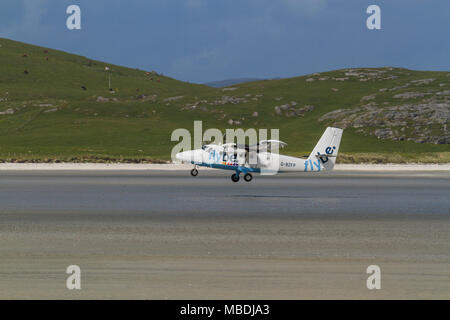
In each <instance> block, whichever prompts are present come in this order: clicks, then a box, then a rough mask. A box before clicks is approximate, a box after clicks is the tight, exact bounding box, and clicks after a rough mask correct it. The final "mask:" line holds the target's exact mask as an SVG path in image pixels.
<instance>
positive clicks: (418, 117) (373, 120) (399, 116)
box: [319, 91, 450, 144]
mask: <svg viewBox="0 0 450 320" xmlns="http://www.w3.org/2000/svg"><path fill="white" fill-rule="evenodd" d="M447 93H450V92H448V91H443V92H438V93H436V96H435V97H432V98H430V99H428V100H424V101H421V102H419V103H411V104H401V105H398V106H387V107H382V106H378V105H377V104H376V103H375V102H371V103H369V104H366V105H363V106H361V107H358V108H353V109H338V110H335V111H332V112H329V113H326V114H325V115H323V116H322V117H320V118H319V122H327V123H332V124H333V125H334V126H338V127H341V128H357V129H358V130H357V132H360V133H365V134H370V135H374V136H376V137H377V138H379V139H389V140H408V141H414V142H418V143H433V144H450V128H449V127H450V95H449V94H447ZM437 96H439V98H437ZM441 97H444V98H443V99H442V98H441Z"/></svg>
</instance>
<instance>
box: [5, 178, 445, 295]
mask: <svg viewBox="0 0 450 320" xmlns="http://www.w3.org/2000/svg"><path fill="white" fill-rule="evenodd" d="M449 194H450V173H449V172H448V171H445V170H444V171H435V170H425V171H417V170H414V171H389V172H387V171H379V170H374V171H367V172H355V171H345V170H340V171H335V172H332V173H325V174H318V175H315V176H313V175H304V174H294V175H286V176H275V177H262V176H255V178H254V179H253V181H252V182H251V183H246V182H243V181H242V182H239V183H237V184H235V183H233V182H231V180H230V178H229V175H228V173H226V172H221V171H213V170H204V171H200V175H199V176H198V177H196V178H192V177H190V176H189V173H188V172H187V171H178V170H174V171H161V170H149V171H143V170H120V171H117V170H114V171H101V170H100V171H98V170H97V171H96V170H73V171H60V170H57V171H48V170H47V171H39V170H38V171H36V170H33V171H26V170H22V171H20V170H19V171H18V170H17V169H16V170H0V243H1V246H0V298H2V299H12V298H19V299H54V298H57V299H59V298H62V299H87V298H96V299H104V298H125V299H127V298H137V299H175V298H181V299H185V298H193V299H197V298H198V299H228V298H237V299H315V298H325V299H330V298H337V299H346V298H375V299H390V298H399V299H411V298H414V299H417V298H436V299H442V298H446V299H449V298H450V211H449V208H450V197H449ZM74 264H75V265H79V266H80V268H81V272H82V278H81V281H82V289H81V290H79V291H76V290H73V291H70V290H67V289H66V279H67V276H68V275H66V273H65V270H66V268H67V266H69V265H74ZM373 264H375V265H378V266H380V268H381V273H382V281H381V286H382V288H381V290H368V289H367V288H366V279H367V277H368V276H369V275H368V274H366V268H367V266H369V265H373Z"/></svg>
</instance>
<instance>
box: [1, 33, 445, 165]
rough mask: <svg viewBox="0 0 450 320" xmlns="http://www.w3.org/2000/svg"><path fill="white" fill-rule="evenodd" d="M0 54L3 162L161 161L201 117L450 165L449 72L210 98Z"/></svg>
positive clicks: (297, 148)
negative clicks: (326, 137)
mask: <svg viewBox="0 0 450 320" xmlns="http://www.w3.org/2000/svg"><path fill="white" fill-rule="evenodd" d="M0 45H1V47H0V63H1V69H0V161H55V160H57V161H158V160H163V161H164V160H168V159H170V151H171V149H172V147H173V146H174V145H175V143H174V142H171V141H170V135H171V132H172V131H173V130H174V129H176V128H187V129H189V130H193V122H194V120H203V130H206V129H207V128H219V129H222V130H224V129H226V128H237V127H240V128H268V129H270V128H279V129H280V138H281V140H283V141H285V142H287V143H288V145H289V146H288V148H287V149H285V153H288V154H293V155H303V154H305V153H308V152H309V151H310V150H311V149H312V148H313V146H314V144H315V143H316V142H317V140H318V138H319V137H320V135H321V133H322V131H323V130H324V128H325V127H327V126H328V125H338V126H341V127H344V128H345V132H344V138H343V142H342V147H341V152H342V156H341V157H340V158H339V159H340V161H342V162H355V161H356V162H358V161H374V162H385V161H393V162H404V161H423V162H450V144H449V143H450V135H449V131H448V129H447V126H448V124H449V114H450V111H449V106H450V102H449V100H450V93H449V90H450V76H449V75H450V73H449V72H428V71H412V70H406V69H398V68H382V69H366V68H361V69H352V70H350V69H346V70H337V71H332V72H324V73H320V74H314V75H308V76H303V77H296V78H290V79H280V80H266V81H257V82H251V83H245V84H239V85H235V86H232V87H230V88H222V89H216V88H210V87H207V86H203V85H196V84H190V83H186V82H182V81H178V80H175V79H171V78H168V77H165V76H163V75H159V74H158V73H156V72H154V71H150V70H148V71H143V70H135V69H129V68H124V67H120V66H115V65H111V64H107V63H104V62H99V61H93V60H91V59H88V58H85V57H81V56H76V55H71V54H68V53H64V52H60V51H55V50H52V49H46V48H41V47H37V46H31V45H26V44H23V43H19V42H15V41H11V40H7V39H1V38H0ZM105 67H109V68H110V69H111V71H107V70H105ZM109 73H111V80H112V89H113V91H110V90H109V86H108V75H109ZM430 79H432V80H430ZM417 80H418V81H417ZM336 110H340V111H336ZM333 111H336V112H335V113H331V114H330V112H333Z"/></svg>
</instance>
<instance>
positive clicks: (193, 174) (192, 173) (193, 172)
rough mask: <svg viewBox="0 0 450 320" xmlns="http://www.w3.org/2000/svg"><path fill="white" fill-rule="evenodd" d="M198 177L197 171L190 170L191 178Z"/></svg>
mask: <svg viewBox="0 0 450 320" xmlns="http://www.w3.org/2000/svg"><path fill="white" fill-rule="evenodd" d="M197 175H198V170H197V169H196V168H194V169H192V170H191V176H193V177H196V176H197Z"/></svg>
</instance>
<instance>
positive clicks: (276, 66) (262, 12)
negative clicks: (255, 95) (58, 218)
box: [0, 0, 450, 83]
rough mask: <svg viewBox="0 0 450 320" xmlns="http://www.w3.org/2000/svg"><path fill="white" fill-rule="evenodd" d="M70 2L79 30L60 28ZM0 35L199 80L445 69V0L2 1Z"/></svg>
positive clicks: (448, 44) (449, 52)
mask: <svg viewBox="0 0 450 320" xmlns="http://www.w3.org/2000/svg"><path fill="white" fill-rule="evenodd" d="M73 4H74V5H78V6H79V7H80V8H81V30H68V29H67V27H66V20H67V18H68V17H69V15H68V14H67V13H66V9H67V7H68V6H69V5H73ZM369 5H378V6H379V7H380V9H381V29H380V30H369V29H368V28H367V26H366V20H367V18H368V17H369V14H367V13H366V10H367V7H368V6H369ZM0 37H4V38H9V39H13V40H18V41H23V42H26V43H31V44H36V45H41V46H45V47H50V48H54V49H59V50H64V51H67V52H70V53H76V54H80V55H83V56H87V57H89V58H92V59H96V60H101V61H105V62H108V63H113V64H118V65H124V66H128V67H133V68H140V69H143V70H155V71H157V72H160V73H163V74H164V75H167V76H170V77H174V78H176V79H179V80H184V81H189V82H195V83H204V82H208V81H215V80H223V79H233V78H241V77H254V78H261V79H263V78H275V77H293V76H298V75H304V74H309V73H314V72H322V71H328V70H334V69H340V68H347V67H382V66H394V67H405V68H410V69H416V70H445V71H448V70H450V1H449V0H386V1H376V0H370V1H366V0H126V1H125V0H122V1H119V0H1V3H0ZM0 63H1V61H0Z"/></svg>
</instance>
